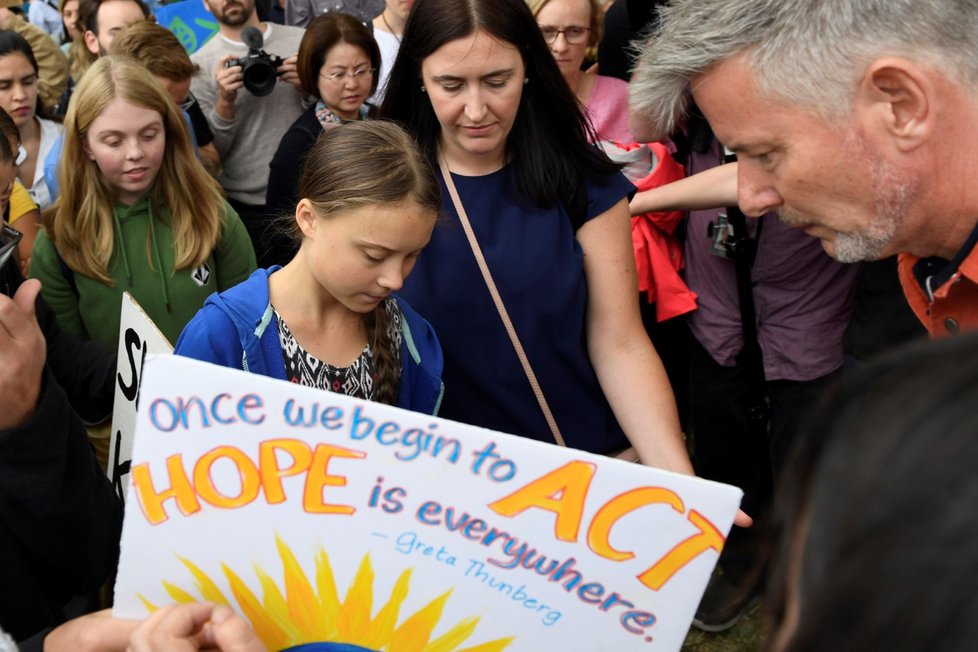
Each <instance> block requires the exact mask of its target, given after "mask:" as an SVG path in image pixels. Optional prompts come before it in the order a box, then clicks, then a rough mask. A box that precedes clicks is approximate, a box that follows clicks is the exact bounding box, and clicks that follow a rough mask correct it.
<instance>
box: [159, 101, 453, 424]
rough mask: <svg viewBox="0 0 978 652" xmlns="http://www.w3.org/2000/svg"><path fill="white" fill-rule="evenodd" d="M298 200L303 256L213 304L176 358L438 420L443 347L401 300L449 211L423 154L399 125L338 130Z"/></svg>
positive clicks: (305, 176)
mask: <svg viewBox="0 0 978 652" xmlns="http://www.w3.org/2000/svg"><path fill="white" fill-rule="evenodd" d="M298 190H299V193H298V196H299V197H301V199H300V200H299V202H298V205H297V206H296V207H295V217H294V219H292V218H290V220H289V226H290V228H291V231H292V232H293V234H294V237H295V238H296V240H297V241H298V243H299V250H298V253H297V254H296V256H295V257H294V258H293V259H292V261H291V262H289V263H288V264H287V265H285V266H284V267H279V266H273V267H270V268H268V269H259V270H258V271H256V272H255V273H254V274H252V276H251V277H250V278H249V279H248V280H247V281H245V282H244V283H241V284H240V285H238V286H236V287H233V288H231V289H229V290H227V291H225V292H222V293H220V294H213V295H211V297H210V298H209V299H208V300H207V302H206V303H205V304H204V307H203V308H202V309H201V310H200V311H199V312H198V313H197V315H196V316H195V317H194V319H193V320H192V321H191V322H190V323H189V324H188V325H187V327H186V328H185V329H184V331H183V333H182V334H181V335H180V339H179V341H178V342H177V347H176V351H175V353H177V354H178V355H185V356H188V357H192V358H197V359H199V360H205V361H208V362H214V363H217V364H220V365H223V366H227V367H235V368H239V369H242V368H243V369H245V370H246V371H250V372H253V373H258V374H262V375H265V376H270V377H272V378H281V379H287V380H290V381H292V382H296V383H299V384H302V385H307V386H312V387H318V388H321V389H324V390H327V391H332V392H338V393H341V394H346V395H349V396H354V397H357V398H364V399H368V400H373V401H377V402H381V403H387V404H392V405H397V406H400V407H403V408H407V409H410V410H415V411H418V412H425V413H431V414H433V413H435V412H436V411H437V409H438V406H439V403H440V401H441V394H442V383H441V369H442V354H441V347H440V345H439V344H438V339H437V338H436V336H435V333H434V330H433V329H432V328H431V326H430V325H429V324H428V322H427V321H425V320H424V319H422V318H421V317H420V316H419V315H418V314H417V313H416V312H414V310H413V309H411V307H410V306H409V305H408V304H407V303H406V302H405V301H404V300H403V299H401V298H400V297H397V296H395V295H394V294H392V293H394V292H396V291H397V290H399V289H400V288H401V285H402V284H403V282H404V279H405V278H406V277H407V275H408V274H409V273H410V272H411V269H412V268H413V267H414V263H415V261H416V260H417V257H418V255H419V254H420V253H421V250H422V249H423V248H424V246H425V245H426V244H428V240H429V239H430V238H431V232H432V228H433V227H434V225H435V220H436V217H437V215H438V211H439V207H440V201H441V200H440V194H439V188H438V182H437V181H436V179H435V176H434V173H433V172H432V169H431V167H430V165H429V164H428V162H427V160H426V158H425V156H424V154H422V153H421V151H420V149H419V148H418V146H417V145H416V144H415V142H414V141H413V140H412V139H411V137H410V136H409V135H408V134H407V133H406V132H405V131H404V130H403V129H401V128H400V127H398V126H397V125H395V124H394V123H390V122H381V121H367V122H351V123H348V124H344V125H339V126H337V127H335V128H333V129H330V130H327V131H324V132H323V134H322V135H320V137H319V139H318V140H317V142H316V144H315V145H314V146H313V148H312V150H311V151H310V153H309V155H308V156H307V158H306V161H305V165H304V168H303V172H302V175H301V177H300V179H299V187H298Z"/></svg>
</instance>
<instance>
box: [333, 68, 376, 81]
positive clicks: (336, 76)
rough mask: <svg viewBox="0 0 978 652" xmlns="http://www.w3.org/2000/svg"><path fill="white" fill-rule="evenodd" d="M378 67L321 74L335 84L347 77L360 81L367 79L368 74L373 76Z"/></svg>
mask: <svg viewBox="0 0 978 652" xmlns="http://www.w3.org/2000/svg"><path fill="white" fill-rule="evenodd" d="M376 70H377V69H376V68H357V69H356V70H350V71H343V72H334V73H333V74H331V75H322V74H321V75H320V77H322V78H323V79H325V80H326V81H329V82H332V83H334V84H339V83H342V82H343V80H345V79H346V78H347V77H349V78H350V79H352V80H353V81H355V82H357V83H359V82H361V81H364V80H366V79H367V76H368V75H369V76H371V77H373V74H374V72H375V71H376Z"/></svg>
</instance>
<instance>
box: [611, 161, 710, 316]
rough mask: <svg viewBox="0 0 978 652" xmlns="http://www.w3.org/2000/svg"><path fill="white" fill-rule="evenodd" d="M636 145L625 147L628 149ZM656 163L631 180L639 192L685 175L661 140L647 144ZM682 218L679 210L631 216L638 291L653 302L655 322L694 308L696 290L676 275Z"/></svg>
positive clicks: (680, 255) (680, 263)
mask: <svg viewBox="0 0 978 652" xmlns="http://www.w3.org/2000/svg"><path fill="white" fill-rule="evenodd" d="M634 147H638V145H632V146H624V147H623V148H624V149H626V150H628V149H632V148H634ZM648 148H649V149H650V150H651V151H652V153H653V154H654V155H655V160H656V166H655V167H654V168H653V169H652V171H651V172H650V173H649V174H648V175H647V176H646V177H644V178H641V179H633V180H632V183H634V184H635V185H636V186H638V189H639V191H642V190H649V189H651V188H657V187H659V186H663V185H665V184H667V183H672V182H673V181H678V180H679V179H682V178H683V177H685V176H686V175H685V172H684V171H683V167H682V166H681V165H680V164H679V163H676V161H675V160H673V158H672V155H671V154H670V153H669V150H668V148H667V147H666V146H665V145H663V144H661V143H649V144H648ZM682 219H683V213H682V212H681V211H669V212H665V213H646V214H645V215H637V216H635V217H632V246H633V247H634V249H635V268H636V271H637V272H638V289H639V292H645V294H646V297H647V298H648V301H649V303H652V302H655V314H656V319H657V320H658V321H665V320H666V319H670V318H672V317H676V316H678V315H682V314H684V313H687V312H689V311H691V310H695V309H696V293H695V292H693V291H692V290H690V289H689V288H688V287H687V286H686V283H685V282H684V281H683V279H682V278H681V277H680V276H679V270H681V269H682V268H683V247H682V245H681V244H680V243H679V241H678V240H677V239H676V237H675V236H674V235H673V233H675V231H676V227H677V226H678V225H679V222H680V221H681V220H682Z"/></svg>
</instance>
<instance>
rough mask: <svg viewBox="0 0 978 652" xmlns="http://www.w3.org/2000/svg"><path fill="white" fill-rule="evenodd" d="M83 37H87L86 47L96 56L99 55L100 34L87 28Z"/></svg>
mask: <svg viewBox="0 0 978 652" xmlns="http://www.w3.org/2000/svg"><path fill="white" fill-rule="evenodd" d="M82 37H83V38H84V39H85V47H86V48H87V49H88V51H89V52H91V53H92V54H93V55H95V56H96V57H97V56H99V46H98V36H96V35H95V32H93V31H91V30H87V29H86V30H85V33H84V34H82Z"/></svg>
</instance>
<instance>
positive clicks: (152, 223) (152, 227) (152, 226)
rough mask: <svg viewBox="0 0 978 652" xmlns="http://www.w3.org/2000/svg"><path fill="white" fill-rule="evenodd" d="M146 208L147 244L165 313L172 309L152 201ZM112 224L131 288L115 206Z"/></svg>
mask: <svg viewBox="0 0 978 652" xmlns="http://www.w3.org/2000/svg"><path fill="white" fill-rule="evenodd" d="M146 210H147V212H148V213H149V217H148V219H149V239H150V243H149V244H150V247H151V248H152V250H153V258H154V259H155V262H156V270H157V274H158V275H159V279H160V290H161V292H162V294H163V305H164V306H166V311H167V313H172V310H170V294H169V291H168V289H167V286H166V271H165V270H164V269H163V261H162V260H161V259H160V250H159V247H158V243H157V240H156V219H155V217H154V216H153V203H152V202H151V201H147V205H146ZM112 226H113V228H114V229H115V240H116V242H118V243H119V253H120V255H121V257H122V266H123V267H124V268H125V270H126V282H127V283H128V284H129V287H130V288H131V287H132V271H130V269H129V255H128V254H127V253H126V245H125V242H124V241H123V240H122V224H121V223H120V220H119V211H118V208H117V207H114V208H113V209H112Z"/></svg>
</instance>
